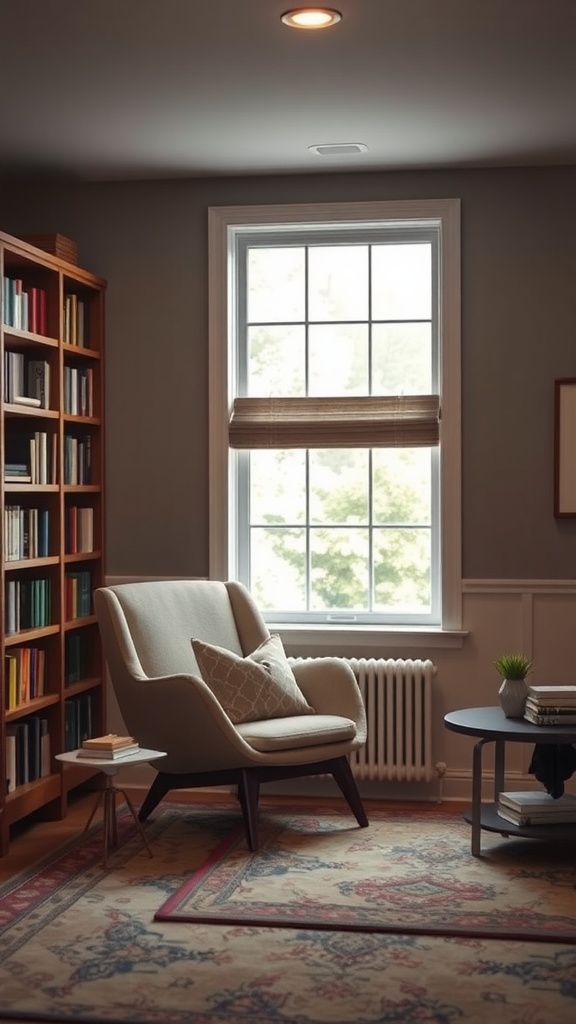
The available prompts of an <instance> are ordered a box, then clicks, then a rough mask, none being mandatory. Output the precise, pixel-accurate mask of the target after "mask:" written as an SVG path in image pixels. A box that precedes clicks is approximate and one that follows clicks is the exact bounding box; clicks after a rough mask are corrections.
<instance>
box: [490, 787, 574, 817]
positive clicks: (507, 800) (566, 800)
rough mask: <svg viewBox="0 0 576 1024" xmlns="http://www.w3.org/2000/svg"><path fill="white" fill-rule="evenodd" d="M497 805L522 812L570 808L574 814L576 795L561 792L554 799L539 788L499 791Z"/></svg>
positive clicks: (556, 810) (555, 810)
mask: <svg viewBox="0 0 576 1024" xmlns="http://www.w3.org/2000/svg"><path fill="white" fill-rule="evenodd" d="M498 805H499V806H502V807H506V808H508V809H511V810H513V811H517V812H520V813H523V814H526V813H531V814H532V813H534V812H535V811H540V812H546V811H548V812H552V811H554V812H558V811H566V810H571V811H573V812H574V813H575V814H576V796H573V795H572V794H571V793H563V794H562V796H560V797H558V799H556V800H555V799H554V797H553V796H550V794H549V793H545V792H543V791H541V790H533V789H527V790H520V791H518V792H507V793H500V795H499V796H498Z"/></svg>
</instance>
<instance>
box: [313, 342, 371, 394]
mask: <svg viewBox="0 0 576 1024" xmlns="http://www.w3.org/2000/svg"><path fill="white" fill-rule="evenodd" d="M308 346H309V384H308V393H309V394H310V395H327V396H329V397H332V398H333V397H335V396H337V395H367V394H368V393H369V384H368V328H367V327H366V325H364V324H362V325H359V324H334V325H333V326H326V325H316V326H312V327H310V330H309V333H308Z"/></svg>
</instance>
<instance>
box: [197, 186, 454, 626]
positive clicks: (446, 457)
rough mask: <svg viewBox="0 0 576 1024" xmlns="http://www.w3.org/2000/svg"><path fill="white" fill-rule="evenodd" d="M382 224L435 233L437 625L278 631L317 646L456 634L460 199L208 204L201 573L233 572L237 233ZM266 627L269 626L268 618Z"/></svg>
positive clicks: (222, 574)
mask: <svg viewBox="0 0 576 1024" xmlns="http://www.w3.org/2000/svg"><path fill="white" fill-rule="evenodd" d="M350 222H352V223H362V224H364V225H366V226H369V225H370V224H381V223H382V222H384V223H386V224H388V225H390V226H394V227H398V228H401V227H402V226H407V225H413V224H415V223H420V224H422V225H424V226H427V227H430V226H432V227H436V228H437V229H438V231H439V237H440V244H439V296H440V297H439V322H438V330H439V349H440V351H439V393H440V399H441V410H442V419H441V441H440V444H441V460H440V551H441V557H440V577H441V593H442V600H441V604H442V608H441V625H440V626H439V627H426V628H422V627H421V626H415V627H413V628H412V627H410V626H407V627H403V628H402V629H400V630H399V629H398V627H394V626H390V627H387V626H378V627H377V628H376V627H370V626H366V625H365V626H358V627H344V629H343V628H342V626H340V625H339V626H337V627H335V626H334V625H329V624H322V625H318V624H314V625H313V624H309V625H307V624H305V623H302V624H301V625H299V626H297V627H295V628H292V627H290V626H288V625H287V624H285V623H283V624H282V626H281V627H279V631H280V632H281V633H282V634H283V635H284V634H287V635H289V636H290V637H291V638H292V639H293V640H294V641H298V642H300V641H302V642H306V643H310V642H313V643H315V644H319V645H321V644H322V643H325V642H326V641H327V639H328V638H330V639H331V641H334V639H335V637H336V635H337V638H338V644H339V645H340V646H342V645H345V644H347V643H348V644H349V643H350V642H351V641H352V642H358V640H359V639H360V635H361V636H362V639H363V640H364V642H366V640H370V639H373V640H376V639H377V638H378V639H379V640H380V642H381V641H382V638H383V637H386V640H387V641H390V640H391V638H392V637H393V636H396V637H401V638H404V640H405V641H406V639H407V635H408V637H409V639H410V643H411V645H414V644H417V643H418V640H419V639H420V641H421V642H422V643H428V645H429V644H430V640H431V638H432V636H433V635H434V634H436V635H437V636H439V637H443V638H444V640H445V641H446V642H448V641H449V638H450V636H452V637H453V638H454V639H457V638H458V637H461V636H462V635H463V632H462V629H461V625H462V557H461V398H460V391H461V356H460V346H461V339H460V331H461V326H460V325H461V313H460V200H458V199H429V200H428V199H427V200H403V201H399V202H395V201H394V202H374V203H320V204H314V205H311V204H305V205H299V204H297V205H281V206H247V207H246V206H238V207H236V206H234V207H226V206H221V207H211V208H209V211H208V271H209V290H208V299H209V319H208V326H209V338H208V344H209V374H208V376H209V382H208V400H209V524H210V526H209V531H210V532H209V573H210V578H211V579H220V580H225V579H228V578H229V577H230V575H231V569H230V565H231V561H230V557H229V556H230V552H231V551H233V550H234V547H233V545H234V537H235V531H236V519H235V510H234V507H233V505H232V502H231V497H232V495H231V488H230V449H229V445H228V424H229V419H230V414H231V409H232V401H233V398H234V382H235V379H236V365H235V361H234V356H235V344H234V340H235V333H236V331H235V327H236V325H235V323H234V316H235V310H236V299H237V297H236V295H235V293H234V284H235V282H234V274H233V273H232V269H233V257H234V252H235V235H236V234H237V232H238V231H240V230H242V228H246V227H254V228H256V227H262V228H269V227H271V226H272V225H275V224H277V225H286V224H293V225H299V226H302V225H309V226H310V228H311V229H313V227H314V225H315V224H318V223H333V224H335V225H337V224H342V225H345V224H347V223H350ZM272 625H273V624H272Z"/></svg>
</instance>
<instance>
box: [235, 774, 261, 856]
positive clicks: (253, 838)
mask: <svg viewBox="0 0 576 1024" xmlns="http://www.w3.org/2000/svg"><path fill="white" fill-rule="evenodd" d="M259 796H260V779H259V778H258V776H257V774H256V772H254V771H250V770H249V769H248V770H246V769H243V770H242V772H241V776H240V783H239V785H238V798H239V800H240V806H241V807H242V817H243V818H244V828H245V830H246V840H247V842H248V846H249V848H250V849H251V850H252V852H255V851H256V850H257V849H258V798H259Z"/></svg>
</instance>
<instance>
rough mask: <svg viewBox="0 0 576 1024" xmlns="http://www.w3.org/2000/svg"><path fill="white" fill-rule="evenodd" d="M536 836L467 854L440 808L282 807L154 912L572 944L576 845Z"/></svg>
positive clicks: (161, 917) (234, 840) (466, 837)
mask: <svg viewBox="0 0 576 1024" xmlns="http://www.w3.org/2000/svg"><path fill="white" fill-rule="evenodd" d="M538 845H539V844H537V843H534V842H532V841H527V840H516V841H515V842H512V843H510V842H509V841H507V840H503V839H502V837H499V841H497V843H496V844H494V843H493V844H492V849H491V851H490V852H489V853H488V854H487V855H485V856H484V857H482V858H481V859H479V858H477V857H472V856H471V854H470V827H469V826H468V825H466V824H465V823H464V822H463V821H462V820H461V819H459V818H455V817H454V816H449V815H446V814H442V813H440V814H439V813H438V812H437V811H436V812H435V811H434V810H431V811H430V812H428V813H424V814H423V815H422V816H421V817H420V819H419V820H418V822H417V824H416V823H414V819H413V816H412V815H411V814H410V812H405V813H404V814H390V813H384V814H371V818H370V827H369V828H366V829H359V828H357V827H355V826H354V825H349V824H348V823H347V822H346V821H345V820H343V818H342V816H341V815H330V814H317V815H307V816H305V817H304V816H303V815H302V814H300V815H295V816H290V815H278V816H276V818H272V817H271V818H269V819H268V820H266V821H265V822H263V824H262V827H261V830H260V849H259V851H258V853H256V854H254V853H250V852H249V851H248V850H247V849H246V841H245V838H244V833H243V831H239V832H236V833H235V834H233V835H232V836H228V837H226V838H225V839H224V841H223V843H222V844H221V845H220V847H218V848H217V849H216V850H215V851H214V853H213V854H212V855H211V856H210V857H209V858H208V860H207V862H206V864H204V865H203V866H202V867H201V868H200V870H199V871H197V872H196V873H195V874H194V875H192V877H191V878H189V879H187V881H186V882H184V884H183V885H182V886H181V888H180V889H179V890H178V892H176V893H175V894H174V895H173V896H171V897H170V898H169V899H168V900H167V901H166V903H165V904H164V906H163V907H162V908H161V909H160V910H159V911H158V913H157V914H156V915H155V919H156V920H157V921H180V922H182V921H188V922H195V923H204V922H210V921H212V922H220V923H222V924H245V925H259V926H262V925H268V926H269V927H275V928H284V927H289V928H295V927H303V928H321V929H326V930H339V931H343V930H346V931H360V932H370V933H376V932H398V931H402V932H403V933H404V934H425V935H444V936H448V935H462V936H468V937H472V938H491V937H499V938H514V939H523V940H524V941H527V940H535V941H538V942H542V941H544V940H550V941H558V940H560V941H562V942H569V943H576V913H575V911H576V887H575V884H576V866H575V861H574V850H571V849H570V846H569V844H568V846H565V847H564V848H562V847H560V848H559V849H556V850H554V849H553V850H551V849H550V844H548V846H547V847H546V849H544V850H543V849H542V848H540V849H538Z"/></svg>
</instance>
